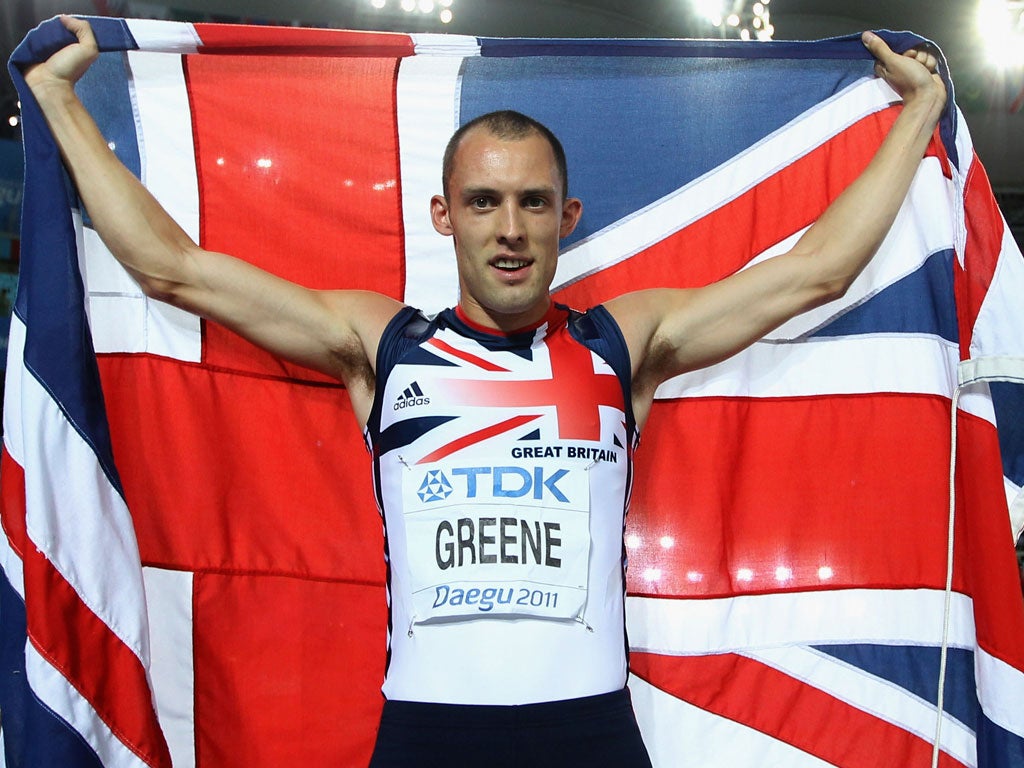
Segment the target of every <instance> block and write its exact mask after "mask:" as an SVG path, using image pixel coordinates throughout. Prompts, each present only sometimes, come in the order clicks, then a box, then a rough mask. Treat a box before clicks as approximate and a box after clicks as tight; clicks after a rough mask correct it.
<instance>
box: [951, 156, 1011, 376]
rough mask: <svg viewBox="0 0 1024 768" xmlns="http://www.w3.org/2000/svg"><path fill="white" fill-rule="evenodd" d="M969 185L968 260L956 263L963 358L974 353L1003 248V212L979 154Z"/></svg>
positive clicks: (966, 191)
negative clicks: (978, 324)
mask: <svg viewBox="0 0 1024 768" xmlns="http://www.w3.org/2000/svg"><path fill="white" fill-rule="evenodd" d="M965 187H966V188H965V189H964V219H965V222H966V225H967V243H966V245H965V247H964V254H963V257H964V263H963V266H960V262H959V261H954V263H953V267H954V276H955V280H954V283H953V289H954V292H955V295H956V302H957V307H958V309H959V311H958V312H957V323H958V326H959V330H960V359H961V360H967V359H968V358H969V357H970V356H971V339H972V338H973V336H974V324H975V322H977V320H978V313H979V312H981V304H982V302H984V301H985V296H986V295H987V294H988V289H989V286H990V285H991V284H992V278H993V277H994V276H995V271H996V264H997V263H998V262H999V254H1000V253H1002V250H1003V216H1002V214H1001V213H1000V212H999V206H998V205H996V200H995V197H994V196H993V194H992V186H991V185H990V184H989V180H988V175H987V174H986V173H985V169H984V168H983V167H982V165H981V161H980V160H979V159H978V157H977V156H975V157H974V159H973V162H972V163H971V169H970V170H969V171H968V172H967V183H966V185H965Z"/></svg>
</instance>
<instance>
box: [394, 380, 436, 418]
mask: <svg viewBox="0 0 1024 768" xmlns="http://www.w3.org/2000/svg"><path fill="white" fill-rule="evenodd" d="M429 402H430V398H429V397H426V396H425V395H424V394H423V390H422V389H420V385H419V384H417V383H416V382H415V381H414V382H413V383H412V384H410V385H409V386H408V387H406V389H405V391H404V392H403V393H402V394H400V395H399V396H398V399H397V400H395V410H396V411H400V410H402V409H403V408H411V407H412V406H414V405H427V404H428V403H429Z"/></svg>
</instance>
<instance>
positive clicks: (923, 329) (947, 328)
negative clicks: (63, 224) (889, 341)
mask: <svg viewBox="0 0 1024 768" xmlns="http://www.w3.org/2000/svg"><path fill="white" fill-rule="evenodd" d="M953 258H954V254H953V251H951V250H944V251H939V252H938V253H933V254H932V255H931V256H929V257H928V259H927V260H926V261H925V262H924V264H922V265H921V267H920V268H919V269H916V270H914V271H913V272H911V273H910V274H909V275H907V276H906V277H904V278H902V279H900V280H898V281H896V282H895V283H893V284H892V285H890V286H888V287H886V288H885V289H884V290H882V291H879V292H878V293H877V294H875V295H874V296H872V297H871V298H870V299H868V300H867V301H865V302H863V303H862V304H860V305H858V306H856V307H854V308H852V309H851V310H850V311H849V312H845V313H844V314H842V315H840V316H839V317H837V318H836V319H835V320H833V321H832V322H830V323H829V324H828V325H826V326H824V327H822V328H820V329H818V330H817V331H815V332H814V333H812V334H811V336H853V335H856V334H861V333H914V334H927V335H931V336H940V337H942V338H943V339H946V340H947V341H950V342H952V343H954V344H956V343H958V342H959V338H960V333H959V330H958V328H957V322H956V304H955V303H954V300H953Z"/></svg>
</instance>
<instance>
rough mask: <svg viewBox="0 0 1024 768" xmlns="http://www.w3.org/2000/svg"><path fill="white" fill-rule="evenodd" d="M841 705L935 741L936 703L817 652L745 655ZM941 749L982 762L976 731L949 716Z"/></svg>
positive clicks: (962, 759) (961, 758)
mask: <svg viewBox="0 0 1024 768" xmlns="http://www.w3.org/2000/svg"><path fill="white" fill-rule="evenodd" d="M743 655H744V656H747V657H748V658H751V659H754V660H756V661H759V662H761V663H762V664H767V665H768V666H769V667H772V668H773V669H777V670H779V671H781V672H784V673H785V674H787V675H789V676H790V677H793V678H796V679H797V680H802V681H803V682H805V683H808V684H809V685H812V686H814V687H815V688H817V689H819V690H822V691H825V692H826V693H828V694H830V695H831V696H834V697H836V698H837V699H839V700H840V701H844V702H846V703H847V704H850V705H852V706H854V707H857V708H858V709H861V710H863V711H865V712H869V713H871V714H872V715H874V716H875V717H878V718H881V719H882V720H885V721H886V722H889V723H893V724H894V725H897V726H899V727H900V728H903V729H904V730H907V731H910V732H911V733H914V734H916V735H918V736H920V737H921V738H922V739H924V740H925V741H927V742H932V741H933V740H934V738H935V705H934V704H931V703H929V702H928V701H925V700H924V699H922V698H921V697H919V696H916V695H914V694H913V693H911V692H910V691H908V690H906V689H905V688H901V687H899V686H897V685H893V684H892V683H891V682H889V681H888V680H883V679H880V678H877V677H875V676H874V675H871V674H869V673H868V672H865V671H864V670H862V669H858V668H856V667H854V666H851V665H849V664H847V663H845V662H843V661H841V660H839V659H837V658H835V657H834V656H829V655H828V654H827V653H822V652H821V651H816V650H815V649H813V648H800V647H788V648H771V649H767V650H763V651H753V652H747V653H744V654H743ZM940 747H941V748H942V750H943V751H944V752H947V753H949V754H950V755H952V756H953V757H955V758H956V759H957V760H959V761H960V762H962V763H964V764H965V765H968V766H976V765H977V764H978V751H977V744H976V742H975V736H974V732H973V731H971V729H970V728H968V727H967V726H966V725H964V724H963V723H961V722H960V721H959V720H957V719H956V718H955V717H953V716H952V715H949V714H948V713H944V714H943V718H942V743H941V744H940Z"/></svg>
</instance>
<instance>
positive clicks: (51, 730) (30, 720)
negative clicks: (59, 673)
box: [0, 574, 102, 768]
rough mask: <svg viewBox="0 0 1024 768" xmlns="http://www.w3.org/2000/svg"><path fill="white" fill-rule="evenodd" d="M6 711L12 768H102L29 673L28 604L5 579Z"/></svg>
mask: <svg viewBox="0 0 1024 768" xmlns="http://www.w3.org/2000/svg"><path fill="white" fill-rule="evenodd" d="M0 626H2V627H3V632H0V664H2V665H3V668H2V670H0V712H2V713H3V739H4V754H5V755H6V765H7V766H8V768H21V766H25V768H32V767H34V766H61V767H62V768H102V763H101V762H100V759H99V757H98V756H97V755H96V753H95V752H94V751H93V749H92V748H91V747H90V746H89V745H88V744H86V743H85V741H84V740H83V739H82V737H81V735H79V733H78V732H77V731H75V730H74V729H72V728H71V726H69V725H68V724H67V723H66V722H64V720H62V719H61V718H60V717H58V716H57V715H56V714H55V713H54V712H53V711H52V710H51V709H49V708H48V707H47V706H46V705H45V704H43V703H42V702H41V701H40V700H39V699H38V698H37V697H36V695H35V693H34V692H33V690H32V688H31V687H30V686H29V682H28V676H27V675H26V672H25V641H26V629H25V626H26V625H25V604H24V603H23V602H22V600H21V596H20V595H19V594H18V593H17V592H16V591H15V590H14V588H13V587H11V585H10V582H8V580H7V578H6V574H4V575H3V576H2V577H0Z"/></svg>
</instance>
